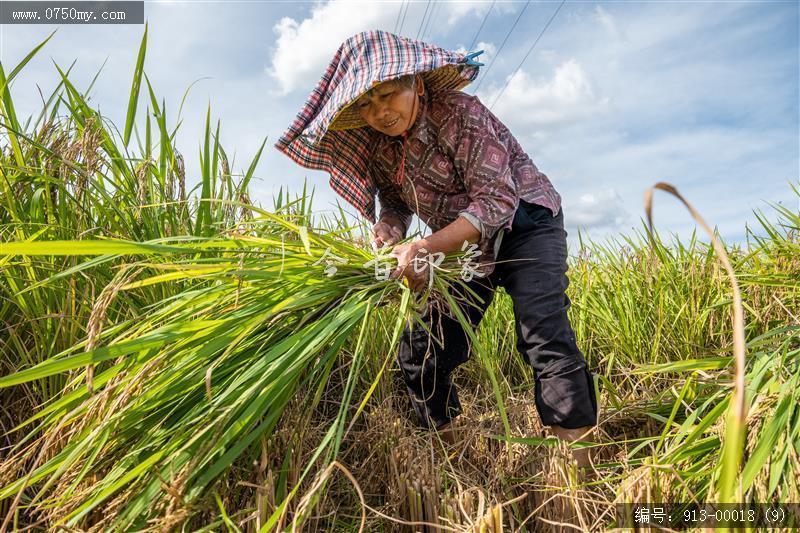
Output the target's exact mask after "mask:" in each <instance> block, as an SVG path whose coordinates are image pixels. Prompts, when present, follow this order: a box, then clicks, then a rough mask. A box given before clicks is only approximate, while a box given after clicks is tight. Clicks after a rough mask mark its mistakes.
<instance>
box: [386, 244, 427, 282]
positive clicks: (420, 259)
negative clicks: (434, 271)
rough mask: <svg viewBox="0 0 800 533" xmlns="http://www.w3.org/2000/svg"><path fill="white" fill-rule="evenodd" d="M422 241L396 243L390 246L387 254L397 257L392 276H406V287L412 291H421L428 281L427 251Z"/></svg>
mask: <svg viewBox="0 0 800 533" xmlns="http://www.w3.org/2000/svg"><path fill="white" fill-rule="evenodd" d="M423 242H424V241H422V240H418V241H413V242H409V243H406V244H398V245H397V246H395V247H394V248H392V251H391V253H390V254H389V255H391V256H392V257H395V258H396V259H397V268H396V269H395V270H394V272H392V277H393V278H400V277H404V278H406V280H408V288H410V289H411V290H412V291H414V292H421V291H422V290H423V289H424V288H425V285H427V282H428V269H429V268H430V267H429V266H428V264H427V256H426V253H427V252H426V251H425V248H424V246H423ZM415 260H416V263H415ZM415 266H416V267H415Z"/></svg>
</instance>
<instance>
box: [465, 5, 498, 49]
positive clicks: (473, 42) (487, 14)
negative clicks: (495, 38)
mask: <svg viewBox="0 0 800 533" xmlns="http://www.w3.org/2000/svg"><path fill="white" fill-rule="evenodd" d="M496 3H497V0H492V5H490V6H489V10H488V11H487V12H486V14H485V15H484V16H483V21H482V22H481V25H480V27H478V31H476V32H475V37H473V38H472V42H471V43H470V45H469V47H468V48H467V52H472V51H473V50H474V48H475V43H477V42H478V35H480V34H481V30H482V29H483V25H484V24H486V19H488V18H489V13H491V12H492V8H493V7H494V5H495V4H496Z"/></svg>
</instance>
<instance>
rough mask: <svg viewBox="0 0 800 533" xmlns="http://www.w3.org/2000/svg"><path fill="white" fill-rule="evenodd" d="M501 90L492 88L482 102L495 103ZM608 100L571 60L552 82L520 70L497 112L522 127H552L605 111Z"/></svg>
mask: <svg viewBox="0 0 800 533" xmlns="http://www.w3.org/2000/svg"><path fill="white" fill-rule="evenodd" d="M500 91H501V87H493V88H492V89H491V90H490V91H489V93H488V95H487V96H485V97H484V98H482V100H483V101H484V102H485V103H487V104H488V105H492V104H494V102H495V100H496V99H497V96H498V94H500ZM608 101H609V100H608V98H601V97H598V96H597V95H596V94H595V90H594V87H593V85H592V82H591V80H590V79H589V76H588V75H587V73H586V71H585V70H584V69H583V67H582V66H581V64H580V63H578V62H577V61H576V60H574V59H570V60H568V61H566V62H564V63H562V64H561V65H559V66H558V67H557V68H556V70H555V73H554V74H553V77H552V78H551V79H549V80H536V79H534V78H533V77H532V76H531V75H530V74H528V73H527V72H526V71H525V70H519V71H518V72H517V73H516V74H514V75H513V77H512V78H511V79H510V81H508V86H507V87H506V89H505V91H504V92H503V93H502V95H501V96H500V99H499V100H497V104H496V105H495V106H494V107H495V109H494V110H495V112H496V113H497V114H498V115H499V116H505V117H509V119H510V120H511V122H514V123H516V124H517V125H520V126H523V127H531V126H532V127H536V126H543V125H552V124H556V123H560V122H565V121H570V120H573V119H576V118H579V117H581V118H582V117H586V116H587V115H589V114H592V113H594V112H596V111H599V110H602V109H603V108H605V106H606V105H607V104H608Z"/></svg>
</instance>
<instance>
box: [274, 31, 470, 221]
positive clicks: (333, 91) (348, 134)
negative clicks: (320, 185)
mask: <svg viewBox="0 0 800 533" xmlns="http://www.w3.org/2000/svg"><path fill="white" fill-rule="evenodd" d="M480 53H481V52H475V53H472V54H461V53H458V52H453V51H449V50H444V49H442V48H439V47H437V46H433V45H431V44H428V43H424V42H422V41H415V40H411V39H407V38H405V37H401V36H399V35H395V34H393V33H390V32H387V31H383V30H371V31H365V32H362V33H359V34H357V35H354V36H352V37H350V38H349V39H347V40H346V41H344V42H343V43H342V44H341V46H340V47H339V49H338V50H337V51H336V54H335V55H334V56H333V59H332V60H331V62H330V64H329V65H328V68H327V70H326V71H325V74H324V75H323V76H322V78H321V79H320V80H319V82H318V83H317V87H316V88H315V89H314V91H313V92H312V93H311V95H310V96H309V97H308V99H307V100H306V103H305V105H304V106H303V108H302V109H301V110H300V112H299V113H298V114H297V117H296V118H295V119H294V122H292V124H291V125H290V126H289V129H288V130H287V131H286V133H284V134H283V136H282V137H281V138H280V139H279V140H278V142H277V143H275V148H277V149H278V150H280V151H281V152H283V153H284V154H286V155H288V156H289V157H290V158H291V159H292V160H293V161H295V162H296V163H297V164H299V165H301V166H303V167H306V168H311V169H315V170H324V171H326V172H328V173H329V174H330V176H331V178H330V181H329V183H330V186H331V188H333V190H334V191H336V193H337V194H339V196H341V197H342V198H344V199H345V200H347V201H348V202H349V203H350V204H352V205H353V206H354V207H355V208H356V209H358V211H359V212H360V213H361V214H362V215H364V216H365V217H366V218H367V219H369V220H370V221H371V222H375V194H376V192H377V191H376V189H375V184H374V183H373V182H372V179H371V178H370V176H369V172H368V170H367V169H368V162H369V156H370V147H371V146H372V143H373V141H374V140H375V138H376V136H377V135H380V133H378V132H376V131H374V130H372V128H370V127H369V126H367V125H366V123H365V122H364V121H363V119H361V116H360V115H359V113H358V110H357V109H356V108H355V106H354V105H352V104H353V103H354V102H355V101H356V100H357V99H358V98H359V97H360V96H361V95H363V94H364V93H365V92H367V91H368V90H370V89H371V88H373V87H374V86H375V85H377V84H379V83H382V82H384V81H388V80H393V79H396V78H399V77H401V76H405V75H407V74H420V75H421V76H422V77H423V79H424V81H425V86H426V87H427V90H428V92H429V93H430V94H435V93H437V92H446V91H457V90H459V89H461V88H462V87H464V86H466V85H467V84H469V83H470V82H471V81H472V80H474V79H475V77H476V76H477V75H478V67H480V66H481V65H482V64H481V63H478V62H476V61H474V57H476V56H477V55H478V54H480Z"/></svg>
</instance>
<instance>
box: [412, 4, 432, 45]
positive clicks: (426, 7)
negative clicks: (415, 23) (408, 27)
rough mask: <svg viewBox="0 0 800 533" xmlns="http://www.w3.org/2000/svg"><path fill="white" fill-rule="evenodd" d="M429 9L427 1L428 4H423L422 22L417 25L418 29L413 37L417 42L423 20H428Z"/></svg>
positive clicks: (429, 5) (423, 23)
mask: <svg viewBox="0 0 800 533" xmlns="http://www.w3.org/2000/svg"><path fill="white" fill-rule="evenodd" d="M430 7H431V0H428V3H427V4H425V13H424V14H423V15H422V22H420V23H419V29H418V30H417V36H416V37H414V39H415V40H419V34H420V32H421V31H422V26H424V25H425V19H426V18H428V9H429V8H430Z"/></svg>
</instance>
